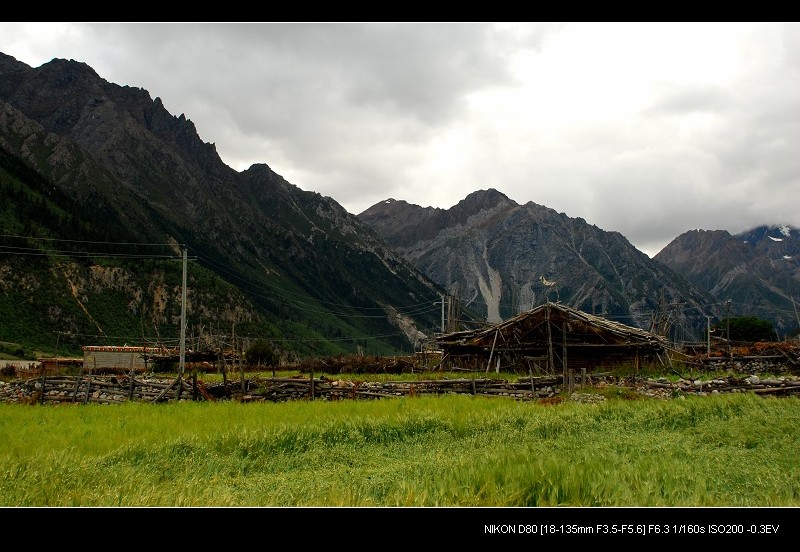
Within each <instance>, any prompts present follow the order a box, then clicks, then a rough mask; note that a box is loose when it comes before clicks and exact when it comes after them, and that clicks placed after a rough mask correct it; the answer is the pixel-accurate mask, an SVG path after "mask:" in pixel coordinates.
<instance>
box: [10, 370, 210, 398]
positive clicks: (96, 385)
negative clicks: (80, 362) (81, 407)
mask: <svg viewBox="0 0 800 552" xmlns="http://www.w3.org/2000/svg"><path fill="white" fill-rule="evenodd" d="M198 395H205V393H204V391H203V389H202V386H200V385H198V386H194V385H193V384H192V383H191V382H187V381H185V380H183V379H181V378H175V379H172V380H160V379H152V378H130V377H124V376H50V377H47V376H43V377H38V378H30V379H26V380H18V381H15V382H10V383H0V401H2V402H19V403H25V404H34V403H40V404H42V403H61V402H72V403H101V404H120V403H123V402H126V401H145V402H161V401H175V400H181V399H187V400H191V399H195V398H197V396H198Z"/></svg>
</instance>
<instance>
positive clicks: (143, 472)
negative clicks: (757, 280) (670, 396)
mask: <svg viewBox="0 0 800 552" xmlns="http://www.w3.org/2000/svg"><path fill="white" fill-rule="evenodd" d="M797 427H800V400H798V399H797V398H794V397H792V398H781V399H774V398H772V399H764V398H760V397H757V396H755V395H751V394H726V395H717V396H709V397H687V398H685V399H681V400H678V399H675V400H668V401H663V400H655V399H653V400H647V401H625V400H610V401H606V402H604V403H601V404H581V403H573V402H566V403H562V404H559V405H550V406H548V405H544V404H539V403H532V402H524V403H523V402H515V401H512V400H506V399H499V398H482V397H471V396H462V395H452V396H442V397H418V398H398V399H384V400H379V401H336V402H325V401H296V402H287V403H249V404H240V403H235V402H229V401H225V402H216V403H212V402H180V403H170V404H157V405H155V404H145V403H137V402H130V403H125V404H122V405H117V406H109V405H96V404H87V405H71V404H70V405H67V404H65V405H59V406H24V405H18V404H1V405H0V506H800V466H798V463H797V451H798V450H800V432H798V431H797Z"/></svg>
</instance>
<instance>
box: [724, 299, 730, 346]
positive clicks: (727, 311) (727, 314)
mask: <svg viewBox="0 0 800 552" xmlns="http://www.w3.org/2000/svg"><path fill="white" fill-rule="evenodd" d="M725 321H726V322H727V326H728V327H727V329H726V330H725V332H726V334H727V335H726V337H727V338H728V356H731V300H730V299H728V300H727V301H725Z"/></svg>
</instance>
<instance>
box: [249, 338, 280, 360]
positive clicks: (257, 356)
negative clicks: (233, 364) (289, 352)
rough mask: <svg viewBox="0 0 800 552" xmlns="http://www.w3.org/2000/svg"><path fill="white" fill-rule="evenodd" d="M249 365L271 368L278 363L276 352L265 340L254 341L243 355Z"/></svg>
mask: <svg viewBox="0 0 800 552" xmlns="http://www.w3.org/2000/svg"><path fill="white" fill-rule="evenodd" d="M244 356H245V359H246V360H247V363H248V364H251V365H259V366H261V365H264V366H273V365H275V364H277V363H278V352H277V351H276V350H275V347H273V346H272V343H270V342H269V341H267V340H266V339H256V340H255V341H254V342H253V343H252V344H251V345H250V347H248V348H247V350H246V351H245V353H244Z"/></svg>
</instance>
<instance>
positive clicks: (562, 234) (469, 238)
mask: <svg viewBox="0 0 800 552" xmlns="http://www.w3.org/2000/svg"><path fill="white" fill-rule="evenodd" d="M358 216H359V218H360V219H361V220H362V221H364V222H365V223H367V224H368V225H370V226H372V227H373V228H374V229H375V231H376V232H378V233H379V234H380V235H381V236H382V237H383V238H384V239H386V241H387V242H389V244H390V245H392V246H393V247H395V248H396V249H397V250H398V251H399V252H400V253H401V254H402V255H403V256H404V257H405V258H406V259H407V260H409V261H410V262H412V263H413V264H414V265H415V266H417V268H419V269H420V270H422V271H423V272H424V273H425V274H426V275H427V276H428V277H429V278H431V279H432V280H433V281H434V282H436V283H438V284H439V285H441V286H442V287H444V288H445V289H446V290H447V291H448V292H449V293H450V294H452V295H454V296H456V297H457V298H458V299H459V301H460V302H461V304H462V305H464V307H465V308H469V309H473V310H475V311H476V312H479V313H481V314H483V315H484V316H486V318H487V319H488V321H489V322H498V321H500V320H503V319H507V318H509V317H510V316H513V315H515V314H517V313H519V312H522V311H523V310H529V309H531V308H533V307H534V306H536V305H540V304H542V303H543V302H545V301H561V302H562V303H565V304H567V305H569V306H572V307H574V308H577V309H579V310H582V311H584V312H588V313H593V314H598V315H603V316H605V317H608V318H610V319H613V320H617V321H619V322H622V323H625V324H629V325H631V326H636V327H639V328H643V329H647V330H650V329H654V330H656V329H658V328H659V327H660V328H661V329H664V328H665V327H666V326H672V327H673V328H679V329H680V330H681V331H686V330H689V334H688V335H691V333H692V332H694V333H697V332H699V331H701V330H702V327H703V326H704V324H705V322H706V320H707V318H706V315H713V314H714V311H713V309H711V308H709V305H712V304H713V303H714V302H715V301H714V300H713V298H712V297H711V296H710V295H709V294H707V293H705V292H703V291H701V290H700V289H698V288H697V287H695V286H694V285H692V284H690V283H689V282H687V281H686V280H684V279H683V278H681V277H680V276H678V275H677V274H675V273H674V272H672V271H671V270H670V269H669V268H667V267H666V266H664V265H662V264H660V263H657V262H655V261H654V260H652V259H650V258H649V257H648V256H647V255H645V254H644V253H642V252H640V251H639V250H637V249H636V248H635V247H633V246H632V245H631V244H630V242H628V240H627V239H626V238H625V237H624V236H622V235H621V234H619V233H617V232H606V231H603V230H601V229H600V228H598V227H597V226H594V225H590V224H588V223H587V222H586V221H585V220H583V219H581V218H570V217H568V216H567V215H565V214H564V213H557V212H556V211H554V210H553V209H549V208H547V207H544V206H542V205H538V204H536V203H533V202H529V203H526V204H524V205H520V204H518V203H516V202H514V201H513V200H511V199H509V198H508V197H506V196H505V195H504V194H502V193H500V192H498V191H497V190H494V189H489V190H481V191H477V192H473V193H471V194H469V195H468V196H466V197H465V198H464V199H463V200H462V201H461V202H459V203H458V204H457V205H456V206H454V207H452V208H451V209H447V210H443V209H437V208H423V207H419V206H416V205H410V204H408V203H406V202H404V201H395V200H391V199H390V200H386V201H382V202H379V203H377V204H375V205H373V206H372V207H370V208H369V209H367V210H365V211H364V212H362V213H360V214H359V215H358ZM676 303H679V304H681V305H682V309H681V311H680V313H678V314H675V313H674V312H671V311H670V309H669V308H668V307H667V306H666V305H668V304H676ZM692 315H693V316H692ZM670 317H671V320H670V321H669V323H668V324H666V325H665V324H664V321H665V319H670Z"/></svg>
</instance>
